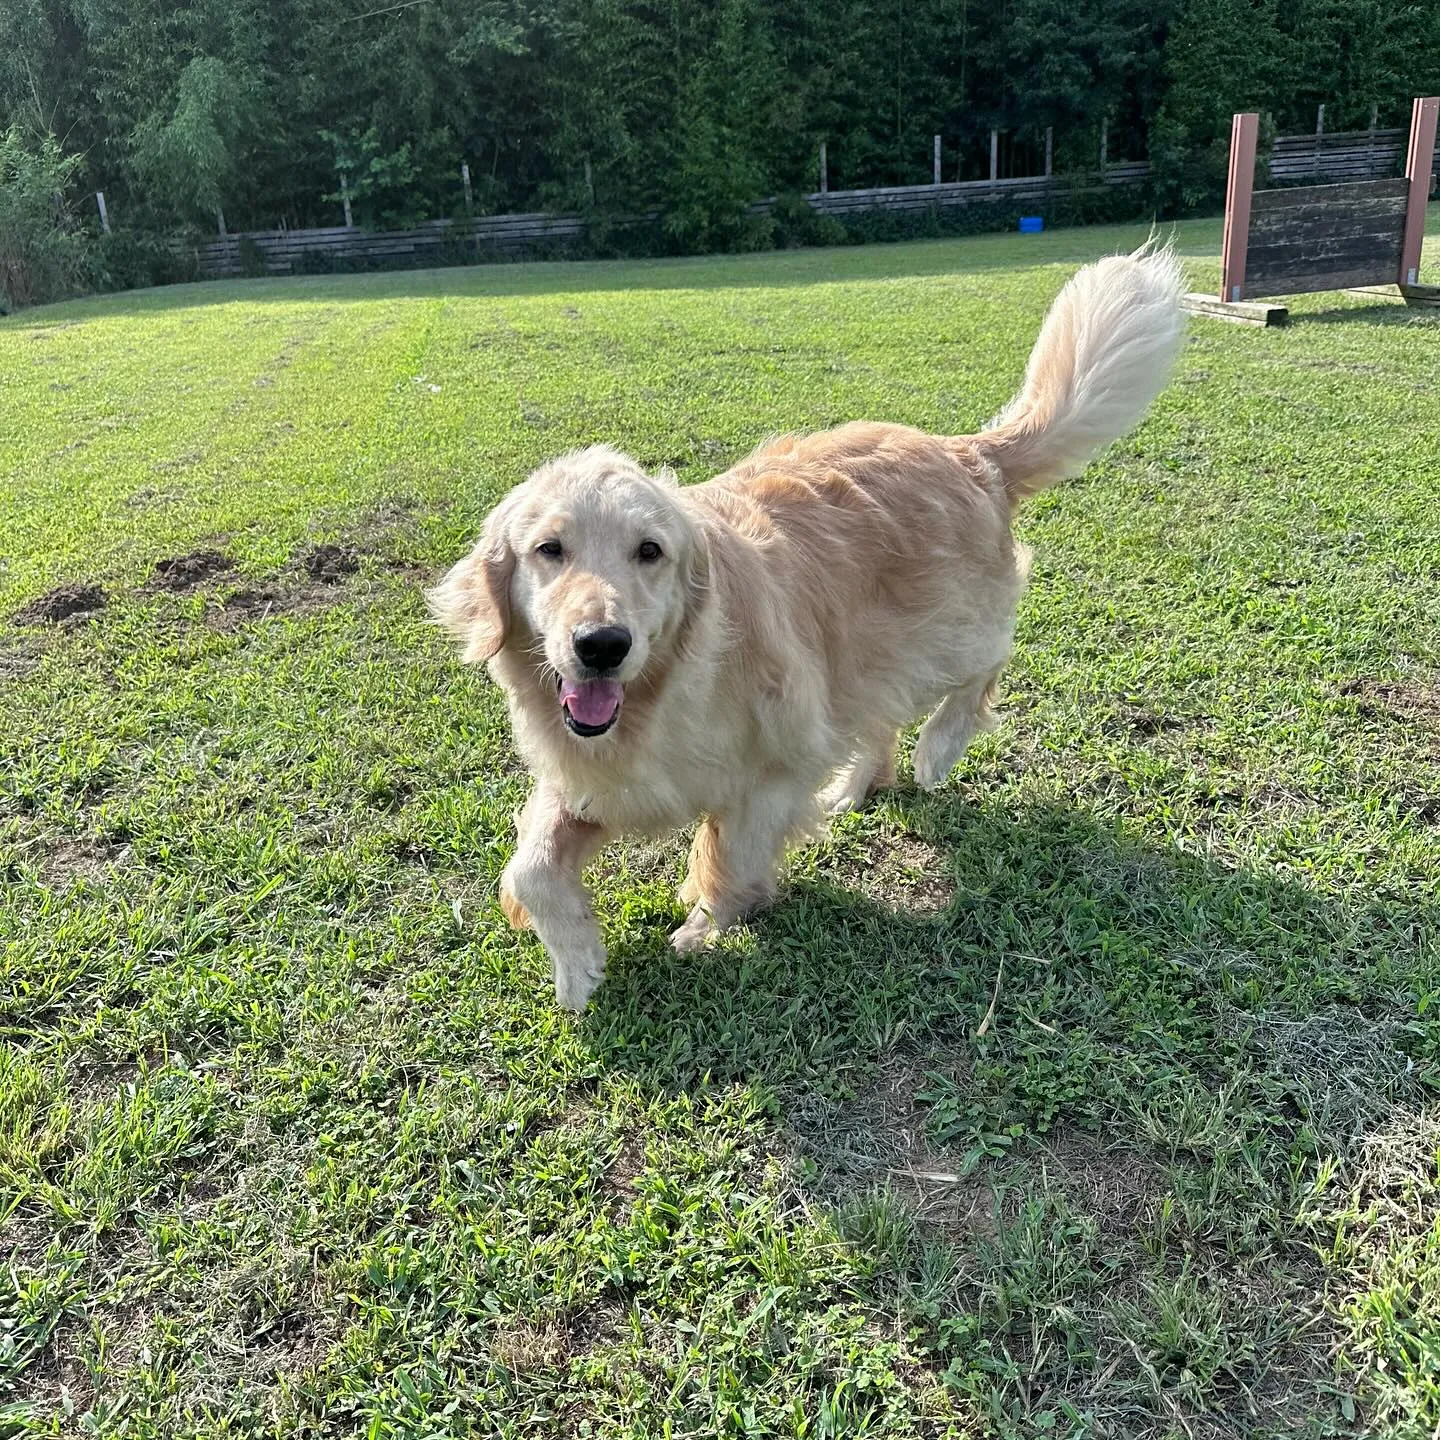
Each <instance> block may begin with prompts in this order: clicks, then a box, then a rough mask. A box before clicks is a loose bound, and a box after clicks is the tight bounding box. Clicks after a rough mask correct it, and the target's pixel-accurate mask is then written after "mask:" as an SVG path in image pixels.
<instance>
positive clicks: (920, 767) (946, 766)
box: [915, 735, 955, 790]
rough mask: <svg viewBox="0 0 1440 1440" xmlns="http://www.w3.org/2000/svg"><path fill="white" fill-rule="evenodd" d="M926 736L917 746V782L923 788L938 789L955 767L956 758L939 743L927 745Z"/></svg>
mask: <svg viewBox="0 0 1440 1440" xmlns="http://www.w3.org/2000/svg"><path fill="white" fill-rule="evenodd" d="M925 738H926V737H925V736H924V735H922V736H921V737H920V741H919V743H918V744H917V745H916V746H915V783H916V784H917V785H918V786H919V787H920V788H921V789H922V790H938V789H939V788H940V787H941V786H942V785H943V784H944V783H945V781H946V780H947V779H949V776H950V772H951V771H952V770H953V769H954V768H955V758H954V757H953V756H952V755H949V754H946V753H943V752H942V751H941V749H940V747H939V746H938V745H933V744H931V745H927V744H926V743H925Z"/></svg>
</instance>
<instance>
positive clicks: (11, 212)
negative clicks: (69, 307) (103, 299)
mask: <svg viewBox="0 0 1440 1440" xmlns="http://www.w3.org/2000/svg"><path fill="white" fill-rule="evenodd" d="M78 164H79V161H78V160H77V159H76V157H74V156H68V155H66V154H64V153H63V151H62V150H61V148H60V144H59V142H58V141H57V140H56V139H55V137H54V136H53V135H45V136H42V137H40V138H39V139H38V140H31V139H29V138H28V137H26V136H25V135H23V134H22V133H21V131H20V128H19V126H17V125H12V126H11V127H10V128H9V129H8V130H5V131H3V132H0V307H3V308H4V309H7V310H8V309H16V308H18V307H20V306H22V305H36V304H40V303H41V302H43V301H46V300H59V299H62V298H63V297H64V296H66V295H73V294H75V293H76V292H77V291H80V290H83V289H85V288H86V286H87V284H88V283H89V281H90V278H91V265H92V256H91V253H90V246H89V244H88V241H87V237H86V235H85V233H84V231H83V230H82V229H81V228H80V226H79V224H78V222H77V221H76V218H75V214H74V211H73V210H72V208H71V205H70V192H71V190H72V189H73V182H74V177H75V171H76V168H77V166H78Z"/></svg>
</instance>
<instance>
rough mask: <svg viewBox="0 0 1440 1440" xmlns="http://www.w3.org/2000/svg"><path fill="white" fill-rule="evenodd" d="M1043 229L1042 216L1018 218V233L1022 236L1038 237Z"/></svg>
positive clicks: (1043, 220)
mask: <svg viewBox="0 0 1440 1440" xmlns="http://www.w3.org/2000/svg"><path fill="white" fill-rule="evenodd" d="M1044 228H1045V217H1044V216H1043V215H1022V216H1021V217H1020V233H1021V234H1022V235H1038V234H1039V233H1040V232H1041V231H1042V230H1043V229H1044Z"/></svg>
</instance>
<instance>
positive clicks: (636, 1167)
mask: <svg viewBox="0 0 1440 1440" xmlns="http://www.w3.org/2000/svg"><path fill="white" fill-rule="evenodd" d="M644 1168H645V1137H644V1136H643V1135H639V1134H636V1133H635V1132H633V1131H632V1132H630V1133H627V1134H626V1136H625V1138H624V1139H623V1140H622V1141H621V1142H620V1149H619V1151H618V1152H617V1154H616V1156H615V1158H614V1159H613V1160H612V1161H611V1162H610V1164H609V1166H608V1167H607V1168H606V1170H605V1174H604V1175H603V1176H602V1177H601V1180H600V1187H599V1188H600V1193H601V1194H602V1195H605V1196H607V1197H609V1198H610V1199H612V1200H614V1201H615V1202H616V1204H617V1206H618V1209H619V1211H620V1223H622V1224H623V1223H624V1219H625V1216H626V1215H627V1214H628V1212H629V1210H630V1207H631V1205H632V1204H633V1203H634V1200H635V1184H634V1181H635V1177H636V1176H637V1175H638V1174H639V1173H640V1172H641V1171H642V1170H643V1169H644Z"/></svg>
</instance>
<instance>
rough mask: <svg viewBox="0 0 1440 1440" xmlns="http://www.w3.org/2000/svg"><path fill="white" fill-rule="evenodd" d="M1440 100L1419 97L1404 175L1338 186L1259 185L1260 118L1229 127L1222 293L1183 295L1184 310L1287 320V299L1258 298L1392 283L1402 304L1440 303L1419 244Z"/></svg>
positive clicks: (1255, 320)
mask: <svg viewBox="0 0 1440 1440" xmlns="http://www.w3.org/2000/svg"><path fill="white" fill-rule="evenodd" d="M1437 116H1440V98H1437V97H1433V96H1432V97H1430V98H1428V99H1423V100H1416V101H1415V104H1414V107H1413V109H1412V113H1411V119H1410V149H1409V153H1408V157H1407V159H1406V162H1405V174H1404V176H1403V177H1401V178H1398V179H1394V180H1359V181H1352V182H1350V183H1348V184H1344V185H1304V186H1296V187H1287V188H1285V189H1281V190H1257V189H1256V188H1255V149H1256V142H1257V140H1258V138H1259V134H1260V117H1259V115H1257V114H1255V113H1253V112H1252V113H1248V114H1243V115H1236V116H1235V117H1234V119H1233V120H1232V121H1231V127H1230V180H1229V184H1228V186H1227V189H1226V194H1225V242H1224V249H1223V251H1222V258H1221V269H1222V272H1223V274H1222V280H1221V286H1220V294H1219V295H1218V296H1212V295H1194V294H1192V295H1187V296H1186V297H1185V308H1186V309H1187V310H1192V311H1195V312H1196V313H1198V314H1203V315H1215V316H1218V317H1220V318H1221V319H1225V320H1239V321H1243V322H1245V323H1248V324H1252V325H1283V324H1284V323H1285V320H1286V317H1287V312H1286V309H1285V307H1284V306H1283V305H1275V304H1268V303H1255V302H1256V301H1257V299H1258V298H1259V297H1262V296H1264V297H1270V296H1276V295H1300V294H1304V293H1306V292H1309V291H1315V290H1353V289H1358V288H1362V287H1367V286H1376V285H1396V286H1398V287H1399V291H1400V294H1401V295H1402V296H1403V297H1404V299H1405V301H1406V303H1407V304H1412V305H1440V286H1435V285H1421V284H1420V283H1419V279H1420V247H1421V243H1422V242H1423V240H1424V238H1425V205H1426V203H1427V201H1428V200H1429V198H1430V187H1431V183H1432V178H1433V171H1434V167H1435V131H1436V120H1437Z"/></svg>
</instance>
